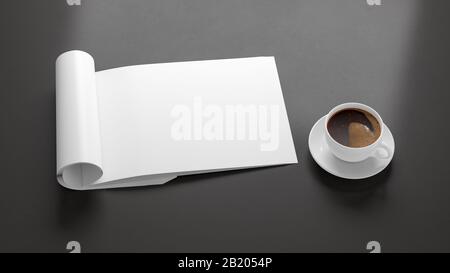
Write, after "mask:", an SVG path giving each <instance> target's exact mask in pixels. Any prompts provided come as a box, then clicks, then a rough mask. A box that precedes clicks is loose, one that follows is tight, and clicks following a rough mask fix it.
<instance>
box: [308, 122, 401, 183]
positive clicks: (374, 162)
mask: <svg viewBox="0 0 450 273" xmlns="http://www.w3.org/2000/svg"><path fill="white" fill-rule="evenodd" d="M324 122H325V117H322V118H321V119H319V120H318V121H317V122H316V124H314V126H313V127H312V129H311V132H310V133H309V140H308V144H309V151H310V153H311V155H312V157H313V158H314V160H315V161H316V162H317V164H318V165H319V166H320V167H322V169H324V170H325V171H327V172H329V173H331V174H333V175H335V176H338V177H342V178H347V179H363V178H368V177H371V176H374V175H376V174H377V173H379V172H381V171H382V170H384V169H385V168H386V167H387V166H388V165H389V163H390V162H391V160H392V157H393V156H394V150H395V143H394V137H393V136H392V133H391V131H390V130H389V128H388V127H387V126H386V125H384V130H383V131H384V132H383V138H384V141H385V143H386V144H387V145H388V146H389V147H390V148H391V149H392V155H391V157H390V158H386V159H379V158H375V157H369V158H368V159H366V160H364V161H361V162H356V163H350V162H345V161H343V160H340V159H339V158H337V157H335V156H334V155H333V154H332V153H331V151H330V150H329V149H328V144H327V143H326V139H325V125H324Z"/></svg>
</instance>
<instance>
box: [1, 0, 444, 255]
mask: <svg viewBox="0 0 450 273" xmlns="http://www.w3.org/2000/svg"><path fill="white" fill-rule="evenodd" d="M81 2H82V5H81V6H68V5H67V4H66V1H65V0H59V1H54V0H47V1H25V0H15V1H12V0H10V1H5V2H4V3H2V7H1V8H0V18H1V19H0V20H1V33H0V34H1V37H2V40H1V51H0V54H1V58H0V62H1V74H0V75H1V76H0V79H1V82H0V95H1V97H0V113H1V115H0V120H1V127H0V128H1V129H0V145H1V146H0V148H1V149H0V166H1V167H0V168H1V169H0V170H1V176H0V177H1V178H0V181H1V187H0V217H1V218H0V251H14V252H15V251H39V252H48V251H52V252H53V251H55V252H66V250H65V246H66V243H67V242H68V241H70V240H77V241H79V242H80V243H81V245H82V250H83V251H84V252H97V251H108V252H109V251H113V252H116V251H132V252H141V251H143V252H144V251H145V252H184V251H187V252H204V251H208V252H209V251H215V252H228V251H232V252H234V251H239V252H249V251H251V252H291V251H292V252H306V251H314V252H322V251H327V252H328V251H332V252H334V251H339V252H340V251H356V252H366V249H365V247H366V243H367V242H368V241H371V240H377V241H379V242H381V245H382V251H384V252H390V251H450V234H449V231H450V179H449V176H450V167H449V155H448V154H447V153H449V152H450V147H449V146H450V142H449V141H450V130H449V127H448V123H449V122H448V120H447V119H448V118H449V117H450V107H448V103H449V101H450V95H449V94H450V92H449V91H450V83H449V78H450V77H449V61H450V56H449V55H450V53H449V52H450V50H449V49H450V38H449V33H450V32H449V30H448V27H449V25H450V16H449V10H450V2H449V1H447V0H435V1H427V0H422V1H419V0H395V1H394V0H382V5H381V6H369V5H367V3H366V1H365V0H342V1H334V0H320V1H317V0H301V1H295V0H280V1H269V0H267V1H265V0H264V1H261V0H228V1H219V0H217V1H216V0H214V1H211V0H191V1H184V0H155V1H145V0H130V1H122V0H92V1H88V0H84V1H83V0H82V1H81ZM70 49H81V50H85V51H87V52H89V53H91V54H92V55H93V56H94V57H95V61H96V66H97V70H102V69H106V68H112V67H117V66H124V65H133V64H143V63H158V62H172V61H185V60H202V59H218V58H233V57H248V56H260V55H274V56H275V57H276V61H277V66H278V70H279V75H280V80H281V84H282V88H283V93H284V97H285V100H286V105H287V110H288V115H289V119H290V123H291V128H292V133H293V137H294V141H295V145H296V149H297V155H298V158H299V162H300V163H299V164H298V165H291V166H283V167H273V168H264V169H254V170H243V171H232V172H224V173H214V174H204V175H193V176H188V177H182V178H178V179H176V180H175V181H173V182H170V183H168V184H166V185H164V186H156V187H143V188H126V189H116V190H101V191H90V192H76V191H71V190H67V189H64V188H62V187H61V186H59V184H58V183H57V182H56V179H55V173H56V155H55V152H56V151H55V146H56V145H55V140H56V139H55V90H54V78H55V76H54V73H55V71H54V61H55V59H56V57H57V56H58V55H59V54H60V53H62V52H64V51H67V50H70ZM347 101H360V102H363V103H366V104H368V105H371V106H373V107H374V108H375V109H377V110H378V111H379V112H380V114H381V115H382V116H383V119H384V120H385V122H386V123H387V124H388V126H389V127H390V128H391V130H392V132H393V134H394V136H395V140H396V154H395V158H394V160H393V162H392V164H391V165H390V166H389V167H388V168H387V169H386V170H385V171H383V172H382V173H381V174H379V175H377V176H375V177H373V178H370V179H366V180H362V181H346V180H342V179H338V178H335V177H333V176H331V175H329V174H327V173H326V172H324V171H323V170H321V169H320V168H319V167H318V166H317V165H316V164H315V163H314V161H313V160H312V158H311V156H310V154H309V151H308V146H307V137H308V133H309V130H310V129H311V127H312V125H313V124H314V123H315V121H316V120H317V119H318V118H320V117H321V116H322V115H324V114H325V113H326V112H327V111H328V110H329V109H330V108H331V107H333V106H334V105H336V104H339V103H342V102H347Z"/></svg>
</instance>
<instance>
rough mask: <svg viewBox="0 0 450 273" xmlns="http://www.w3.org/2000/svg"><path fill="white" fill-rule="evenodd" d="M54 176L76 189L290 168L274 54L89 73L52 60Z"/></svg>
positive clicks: (76, 59) (87, 64)
mask: <svg viewBox="0 0 450 273" xmlns="http://www.w3.org/2000/svg"><path fill="white" fill-rule="evenodd" d="M56 116H57V179H58V181H59V183H60V184H61V185H63V186H64V187H67V188H71V189H76V190H88V189H98V188H112V187H130V186H142V185H155V184H162V183H165V182H167V181H169V180H172V179H174V178H176V177H177V176H180V175H187V174H194V173H204V172H213V171H225V170H234V169H241V168H251V167H262V166H270V165H279V164H290V163H297V157H296V152H295V148H294V143H293V140H292V135H291V130H290V127H289V121H288V117H287V113H286V107H285V104H284V100H283V95H282V91H281V87H280V82H279V79H278V73H277V69H276V64H275V59H274V58H273V57H255V58H240V59H224V60H208V61H193V62H178V63H163V64H149V65H136V66H128V67H121V68H115V69H110V70H104V71H99V72H96V71H95V64H94V59H93V58H92V56H91V55H89V54H88V53H86V52H83V51H69V52H66V53H63V54H62V55H60V56H59V57H58V59H57V60H56Z"/></svg>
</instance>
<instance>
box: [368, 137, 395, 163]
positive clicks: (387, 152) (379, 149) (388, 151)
mask: <svg viewBox="0 0 450 273" xmlns="http://www.w3.org/2000/svg"><path fill="white" fill-rule="evenodd" d="M383 150H384V152H383ZM372 156H373V157H377V158H381V159H388V158H390V157H391V156H392V150H391V148H390V147H389V146H388V145H387V144H386V142H384V141H383V142H381V143H380V144H379V145H378V147H377V148H376V149H375V152H374V153H373V155H372Z"/></svg>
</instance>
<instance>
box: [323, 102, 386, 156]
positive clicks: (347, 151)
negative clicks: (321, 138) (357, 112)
mask: <svg viewBox="0 0 450 273" xmlns="http://www.w3.org/2000/svg"><path fill="white" fill-rule="evenodd" d="M344 109H361V110H364V111H366V112H369V113H370V114H372V115H373V116H374V117H375V118H376V119H377V121H378V122H379V124H380V128H381V133H380V136H379V137H378V139H377V140H376V141H375V142H374V143H372V144H370V145H368V146H365V147H358V148H353V147H348V146H345V145H342V144H340V143H338V142H337V141H336V140H334V138H332V137H331V135H330V133H329V132H328V128H327V125H328V121H329V119H330V118H331V117H332V116H333V115H334V114H335V113H337V112H339V111H341V110H344ZM324 126H325V132H326V134H325V139H326V141H327V144H328V147H329V149H330V151H331V152H332V153H333V154H334V155H335V156H336V157H338V158H339V159H341V160H344V161H347V162H359V161H363V160H365V159H367V158H369V157H376V158H382V159H386V158H390V157H391V156H392V150H391V148H389V146H387V145H386V143H385V142H384V141H383V133H384V130H385V128H384V127H385V126H384V123H383V120H382V119H381V117H380V115H379V114H378V113H377V112H376V111H375V110H373V109H372V108H371V107H369V106H367V105H365V104H362V103H356V102H348V103H343V104H340V105H338V106H336V107H334V108H333V109H331V111H330V112H329V113H328V114H327V115H326V118H325V125H324Z"/></svg>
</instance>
